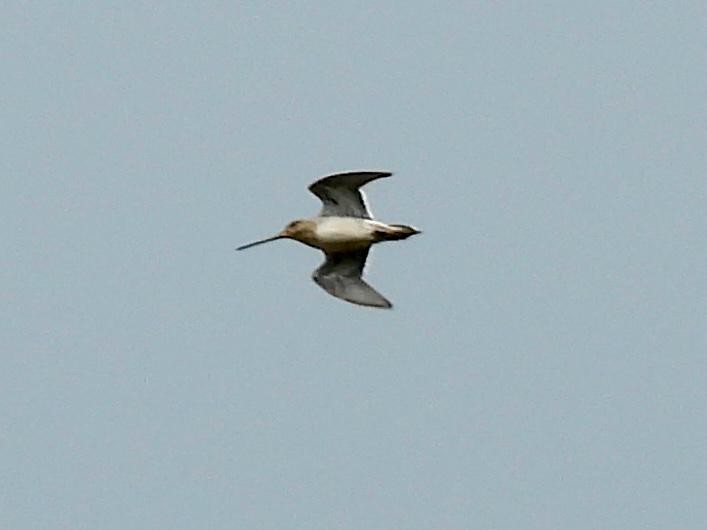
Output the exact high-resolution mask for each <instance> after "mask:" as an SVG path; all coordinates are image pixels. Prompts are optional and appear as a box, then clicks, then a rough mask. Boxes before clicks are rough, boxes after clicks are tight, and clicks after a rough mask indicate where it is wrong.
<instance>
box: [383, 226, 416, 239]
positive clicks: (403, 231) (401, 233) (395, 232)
mask: <svg viewBox="0 0 707 530" xmlns="http://www.w3.org/2000/svg"><path fill="white" fill-rule="evenodd" d="M421 233H422V232H420V230H418V229H417V228H413V227H412V226H407V225H388V227H387V229H386V230H379V231H376V239H377V240H378V241H397V240H400V239H407V238H408V237H410V236H414V235H415V234H421Z"/></svg>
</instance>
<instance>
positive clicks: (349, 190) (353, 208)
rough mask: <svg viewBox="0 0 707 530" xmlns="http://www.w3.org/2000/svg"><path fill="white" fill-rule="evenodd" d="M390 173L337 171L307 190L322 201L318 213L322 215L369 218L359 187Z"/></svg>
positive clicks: (369, 213)
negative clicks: (321, 206)
mask: <svg viewBox="0 0 707 530" xmlns="http://www.w3.org/2000/svg"><path fill="white" fill-rule="evenodd" d="M391 175H392V173H388V172H384V171H356V172H351V173H338V174H336V175H329V176H328V177H324V178H322V179H319V180H318V181H316V182H315V183H314V184H312V185H311V186H309V191H311V192H312V193H314V194H315V195H316V196H317V197H319V199H321V201H322V203H324V206H323V208H322V211H321V213H320V214H319V215H320V216H322V217H334V216H336V217H359V218H362V219H371V217H372V216H371V212H370V211H369V210H368V207H367V206H366V201H365V198H364V196H363V193H361V191H360V190H359V188H360V187H361V186H363V185H364V184H366V183H368V182H370V181H372V180H376V179H379V178H382V177H389V176H391Z"/></svg>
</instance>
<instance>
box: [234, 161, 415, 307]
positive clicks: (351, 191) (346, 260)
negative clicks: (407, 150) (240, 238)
mask: <svg viewBox="0 0 707 530" xmlns="http://www.w3.org/2000/svg"><path fill="white" fill-rule="evenodd" d="M390 175H391V173H383V172H352V173H339V174H336V175H330V176H328V177H324V178H322V179H320V180H318V181H316V182H315V183H313V184H312V185H311V186H310V187H309V189H310V191H311V192H312V193H314V194H315V195H316V196H317V197H319V198H320V199H321V201H322V203H323V207H322V211H321V213H320V215H319V216H318V217H313V218H311V219H299V220H296V221H292V222H291V223H289V224H288V225H287V226H286V227H285V229H284V230H282V231H281V232H280V233H279V234H277V235H275V236H273V237H271V238H268V239H264V240H261V241H256V242H255V243H250V244H248V245H243V246H241V247H238V249H237V250H243V249H246V248H249V247H251V246H254V245H258V244H261V243H265V242H267V241H273V240H275V239H282V238H288V239H295V240H297V241H300V242H301V243H304V244H305V245H308V246H310V247H314V248H318V249H320V250H321V251H323V252H324V254H325V256H326V261H325V262H324V263H323V264H322V266H321V267H319V268H318V269H317V270H316V271H314V274H313V275H312V278H313V279H314V281H315V282H316V283H317V284H318V285H320V286H321V287H322V288H323V289H325V290H326V291H327V292H328V293H329V294H331V295H333V296H336V297H337V298H341V299H343V300H346V301H348V302H352V303H355V304H360V305H367V306H373V307H386V308H389V307H392V304H391V303H390V302H389V301H388V300H386V299H385V298H384V297H383V296H382V295H381V294H380V293H378V292H377V291H375V290H374V289H373V288H372V287H371V286H370V285H368V284H367V283H366V282H364V281H363V280H362V279H361V275H362V273H363V267H364V265H365V263H366V258H367V257H368V251H369V249H370V247H371V245H373V244H375V243H379V242H381V241H393V240H398V239H406V238H408V237H410V236H412V235H414V234H419V233H420V231H419V230H417V229H416V228H413V227H411V226H407V225H389V224H386V223H382V222H380V221H375V220H373V219H372V216H371V213H370V211H369V210H368V208H367V206H366V203H365V200H364V197H363V194H362V193H361V192H360V191H359V188H360V187H361V186H363V185H364V184H366V183H367V182H370V181H371V180H375V179H378V178H381V177H389V176H390Z"/></svg>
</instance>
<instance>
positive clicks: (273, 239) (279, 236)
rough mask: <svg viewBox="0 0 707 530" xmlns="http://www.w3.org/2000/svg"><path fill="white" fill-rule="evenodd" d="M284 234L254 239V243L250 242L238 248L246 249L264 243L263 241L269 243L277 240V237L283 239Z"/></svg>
mask: <svg viewBox="0 0 707 530" xmlns="http://www.w3.org/2000/svg"><path fill="white" fill-rule="evenodd" d="M283 237H284V236H281V235H279V234H278V235H276V236H273V237H269V238H267V239H261V240H260V241H254V242H253V243H248V244H247V245H242V246H240V247H238V248H237V249H236V250H245V249H247V248H250V247H254V246H256V245H262V244H263V243H269V242H270V241H275V240H276V239H282V238H283Z"/></svg>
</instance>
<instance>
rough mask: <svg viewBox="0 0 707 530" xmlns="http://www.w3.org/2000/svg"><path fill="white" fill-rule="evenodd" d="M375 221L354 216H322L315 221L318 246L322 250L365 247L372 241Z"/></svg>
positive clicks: (376, 223)
mask: <svg viewBox="0 0 707 530" xmlns="http://www.w3.org/2000/svg"><path fill="white" fill-rule="evenodd" d="M379 224H381V223H378V222H377V221H371V220H370V219H359V218H356V217H323V218H320V219H319V222H318V223H317V230H316V238H317V242H318V245H317V246H318V247H319V248H321V249H322V250H324V251H333V252H336V251H345V250H355V249H359V248H365V247H367V246H368V245H370V244H371V243H373V233H374V231H375V229H376V225H379Z"/></svg>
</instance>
